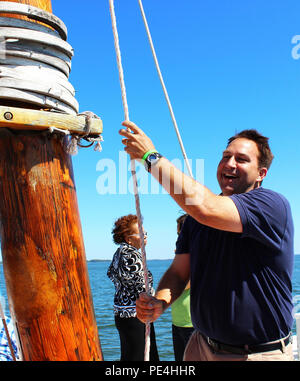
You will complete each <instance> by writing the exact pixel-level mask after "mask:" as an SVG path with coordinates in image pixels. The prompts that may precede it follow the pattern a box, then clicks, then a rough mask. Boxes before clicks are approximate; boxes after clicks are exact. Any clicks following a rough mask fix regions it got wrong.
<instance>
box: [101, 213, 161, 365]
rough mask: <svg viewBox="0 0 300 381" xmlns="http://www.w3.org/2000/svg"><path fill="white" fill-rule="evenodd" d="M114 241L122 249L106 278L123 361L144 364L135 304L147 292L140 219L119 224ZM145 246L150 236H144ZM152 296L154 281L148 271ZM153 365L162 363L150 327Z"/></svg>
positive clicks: (122, 219) (122, 220) (142, 337)
mask: <svg viewBox="0 0 300 381" xmlns="http://www.w3.org/2000/svg"><path fill="white" fill-rule="evenodd" d="M112 234H113V241H114V243H115V244H117V245H120V246H119V248H118V249H117V251H116V252H115V254H114V256H113V259H112V262H111V264H110V266H109V268H108V271H107V276H108V277H109V278H110V279H111V280H112V281H113V283H114V286H115V296H114V315H115V324H116V327H117V329H118V331H119V335H120V344H121V359H120V360H121V361H143V359H144V349H145V325H144V323H142V322H141V321H140V320H138V318H137V317H136V306H135V301H136V299H137V298H138V296H139V294H140V293H141V292H145V280H144V271H143V262H142V254H141V253H140V251H139V249H140V248H141V244H140V237H139V229H138V221H137V216H136V215H133V214H129V215H127V216H123V217H120V218H119V219H117V220H116V222H115V224H114V228H113V230H112ZM144 243H145V245H146V243H147V233H145V232H144ZM148 277H149V285H150V289H151V293H152V294H154V290H153V277H152V274H151V272H150V271H148ZM150 361H159V357H158V352H157V347H156V340H155V332H154V326H153V323H151V333H150Z"/></svg>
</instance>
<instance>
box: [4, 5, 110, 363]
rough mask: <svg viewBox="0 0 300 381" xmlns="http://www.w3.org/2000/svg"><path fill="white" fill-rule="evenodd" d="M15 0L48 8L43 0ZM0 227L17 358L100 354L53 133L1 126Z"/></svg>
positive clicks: (76, 224) (70, 181)
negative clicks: (18, 352)
mask: <svg viewBox="0 0 300 381" xmlns="http://www.w3.org/2000/svg"><path fill="white" fill-rule="evenodd" d="M15 2H19V3H23V4H28V5H33V6H36V7H39V8H41V9H43V10H46V11H49V12H52V7H51V1H50V0H27V1H26V0H24V1H15ZM1 16H3V15H1ZM9 16H10V17H20V16H15V15H9ZM21 17H23V16H21ZM25 18H26V17H25ZM8 103H9V104H10V105H13V101H9V102H8ZM0 105H4V106H7V103H6V102H5V100H0ZM17 106H19V107H20V105H17ZM27 106H28V107H27ZM22 107H24V108H28V109H30V108H32V105H29V104H28V105H26V104H23V105H22ZM0 127H1V125H0ZM0 234H1V248H2V258H3V268H4V274H5V280H6V288H7V295H8V300H9V305H10V312H11V315H12V317H13V319H14V321H15V325H16V331H17V336H18V338H19V346H20V348H21V352H22V357H23V360H24V361H77V360H78V361H90V360H103V357H102V351H101V346H100V342H99V337H98V331H97V325H96V320H95V316H94V309H93V301H92V294H91V289H90V284H89V279H88V271H87V265H86V257H85V249H84V243H83V237H82V229H81V223H80V217H79V211H78V205H77V196H76V188H75V183H74V175H73V169H72V162H71V159H70V156H69V155H68V154H67V153H66V152H65V150H64V146H63V142H62V140H61V139H59V138H57V137H55V135H49V134H46V133H45V132H44V133H43V132H40V131H28V130H26V127H25V126H24V130H23V131H20V130H18V131H16V130H8V129H4V128H0Z"/></svg>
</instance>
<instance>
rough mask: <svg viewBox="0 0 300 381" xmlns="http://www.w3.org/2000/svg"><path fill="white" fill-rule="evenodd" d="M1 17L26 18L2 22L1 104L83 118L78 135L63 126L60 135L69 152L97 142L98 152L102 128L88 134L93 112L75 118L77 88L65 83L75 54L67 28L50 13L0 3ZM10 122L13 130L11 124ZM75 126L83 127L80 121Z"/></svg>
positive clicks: (52, 130) (8, 3) (7, 19)
mask: <svg viewBox="0 0 300 381" xmlns="http://www.w3.org/2000/svg"><path fill="white" fill-rule="evenodd" d="M2 13H8V14H18V15H23V16H24V15H25V16H27V17H28V19H29V21H28V20H20V19H15V18H11V17H0V104H1V100H5V101H7V100H10V101H16V102H19V103H21V104H24V103H25V104H29V105H33V107H36V108H37V107H39V108H40V109H42V110H46V111H50V112H55V113H60V114H62V115H69V116H76V117H77V116H78V115H79V116H84V118H85V119H86V121H85V123H84V128H83V129H81V127H80V128H79V130H80V131H78V128H77V131H76V132H74V131H68V130H67V129H66V128H67V127H63V129H64V130H66V131H67V132H66V133H64V135H69V136H70V141H69V143H68V144H67V151H68V152H69V153H70V154H76V153H77V145H79V146H80V147H86V146H83V145H81V144H80V140H81V139H85V140H87V141H88V142H89V143H90V145H93V143H96V146H95V150H98V151H100V150H101V144H100V142H101V141H102V136H101V135H100V132H102V129H101V131H99V128H98V131H97V133H95V129H93V132H91V134H86V126H87V125H89V123H90V119H91V118H95V119H100V118H99V117H97V116H96V115H95V114H93V113H91V112H85V113H81V114H78V111H79V104H78V101H77V100H76V98H75V89H74V87H73V86H72V84H71V83H70V82H69V80H68V79H69V75H70V71H71V59H72V57H73V55H74V50H73V48H72V46H71V45H70V44H69V43H68V42H67V41H66V40H67V28H66V26H65V24H64V23H63V22H62V21H61V20H60V19H59V18H58V17H56V16H55V15H54V14H52V13H50V12H46V11H44V10H41V9H39V8H36V7H33V6H29V5H26V4H20V3H15V2H6V1H5V2H0V16H1V14H2ZM30 20H36V21H40V22H43V23H44V24H46V25H42V24H38V23H36V22H32V21H30ZM9 111H10V110H9ZM24 111H26V109H24ZM80 119H81V118H80ZM11 122H12V123H11V125H12V128H14V127H13V126H14V121H13V120H12V121H11ZM100 122H101V121H100ZM24 124H25V123H24ZM78 124H79V125H80V126H82V123H81V120H79V119H78ZM34 126H35V124H34V122H33V123H32V126H31V128H32V129H35V127H34ZM6 127H8V128H9V126H6ZM101 127H102V126H101ZM27 128H28V125H27V126H26V129H27ZM19 129H20V128H19ZM24 129H25V128H24ZM28 129H29V128H28ZM59 130H60V128H57V129H56V128H55V127H52V128H51V129H50V128H49V131H50V133H52V132H57V133H59V132H60V131H59ZM90 145H88V146H90Z"/></svg>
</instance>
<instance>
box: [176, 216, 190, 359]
mask: <svg viewBox="0 0 300 381" xmlns="http://www.w3.org/2000/svg"><path fill="white" fill-rule="evenodd" d="M186 217H187V214H183V215H182V216H180V217H179V218H177V220H176V222H177V234H179V233H180V230H181V228H182V225H183V223H184V220H185V219H186ZM171 315H172V338H173V349H174V357H175V361H182V360H183V354H184V350H185V347H186V344H187V342H188V341H189V338H190V336H191V334H192V333H193V331H194V328H193V324H192V320H191V312H190V282H188V284H187V286H186V288H185V289H184V291H183V293H182V294H181V295H180V296H179V298H177V299H176V300H175V302H174V303H173V304H172V305H171Z"/></svg>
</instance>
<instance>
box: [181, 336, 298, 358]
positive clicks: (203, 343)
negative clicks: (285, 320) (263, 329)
mask: <svg viewBox="0 0 300 381" xmlns="http://www.w3.org/2000/svg"><path fill="white" fill-rule="evenodd" d="M183 360H184V361H293V360H294V357H293V346H292V344H291V343H289V344H288V345H287V346H284V347H283V348H282V349H277V350H275V351H269V352H262V353H254V354H250V355H236V354H233V353H229V352H223V351H222V352H214V350H213V349H212V348H211V347H210V346H209V345H208V342H207V339H206V337H205V336H203V335H202V334H201V333H200V332H198V331H194V332H193V334H192V336H191V337H190V340H189V342H188V343H187V346H186V348H185V352H184V357H183Z"/></svg>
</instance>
